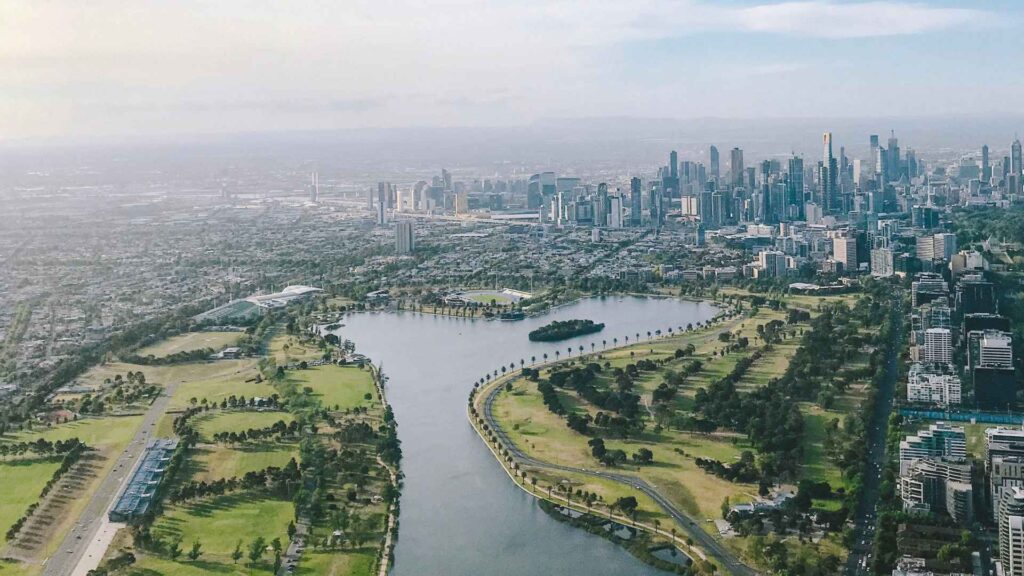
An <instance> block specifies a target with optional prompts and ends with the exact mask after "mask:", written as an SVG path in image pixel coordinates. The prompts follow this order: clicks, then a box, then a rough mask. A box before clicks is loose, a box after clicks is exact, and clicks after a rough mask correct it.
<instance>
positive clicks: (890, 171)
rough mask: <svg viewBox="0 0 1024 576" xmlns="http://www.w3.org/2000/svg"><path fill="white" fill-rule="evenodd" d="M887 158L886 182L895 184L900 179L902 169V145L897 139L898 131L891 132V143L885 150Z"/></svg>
mask: <svg viewBox="0 0 1024 576" xmlns="http://www.w3.org/2000/svg"><path fill="white" fill-rule="evenodd" d="M885 152H886V155H887V156H888V157H887V158H886V162H885V169H886V172H887V173H886V182H893V181H896V180H899V179H900V176H901V175H902V169H901V167H900V143H899V140H897V139H896V131H895V130H892V131H890V132H889V143H888V145H887V146H886V149H885Z"/></svg>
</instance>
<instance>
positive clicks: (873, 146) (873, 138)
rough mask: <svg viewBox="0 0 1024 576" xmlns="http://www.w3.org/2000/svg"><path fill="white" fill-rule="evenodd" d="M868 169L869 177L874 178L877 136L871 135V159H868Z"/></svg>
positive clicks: (876, 168) (876, 169) (876, 166)
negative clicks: (869, 171)
mask: <svg viewBox="0 0 1024 576" xmlns="http://www.w3.org/2000/svg"><path fill="white" fill-rule="evenodd" d="M868 167H869V168H870V170H871V175H872V176H874V175H875V174H876V173H878V172H879V170H878V134H872V135H871V157H870V158H868Z"/></svg>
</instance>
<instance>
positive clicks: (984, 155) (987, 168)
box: [981, 144, 992, 182]
mask: <svg viewBox="0 0 1024 576" xmlns="http://www.w3.org/2000/svg"><path fill="white" fill-rule="evenodd" d="M990 180H992V164H990V163H989V159H988V144H985V145H984V146H982V147H981V181H982V182H989V181H990Z"/></svg>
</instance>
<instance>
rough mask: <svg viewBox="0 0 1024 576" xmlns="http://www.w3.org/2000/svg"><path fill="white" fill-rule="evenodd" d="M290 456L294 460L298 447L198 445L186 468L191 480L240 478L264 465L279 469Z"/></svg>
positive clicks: (287, 444) (289, 444) (266, 444)
mask: <svg viewBox="0 0 1024 576" xmlns="http://www.w3.org/2000/svg"><path fill="white" fill-rule="evenodd" d="M292 458H295V459H296V460H298V447H297V446H296V445H295V444H294V443H281V442H274V443H272V444H270V443H260V444H254V445H251V446H248V445H247V446H221V445H199V446H197V447H196V449H195V450H193V451H192V452H191V453H190V454H189V460H188V464H187V468H188V472H190V474H189V476H190V477H191V479H192V480H195V481H204V480H205V481H212V480H217V479H219V478H230V477H232V476H236V477H239V478H240V477H242V476H244V475H245V473H246V472H254V471H256V470H262V469H264V468H266V467H268V466H276V467H278V468H281V467H283V466H284V465H285V464H287V463H288V461H289V460H290V459H292Z"/></svg>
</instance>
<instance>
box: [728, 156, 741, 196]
mask: <svg viewBox="0 0 1024 576" xmlns="http://www.w3.org/2000/svg"><path fill="white" fill-rule="evenodd" d="M729 178H730V181H731V182H732V186H733V188H742V187H743V150H740V149H739V148H733V149H732V151H731V152H730V153H729Z"/></svg>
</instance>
